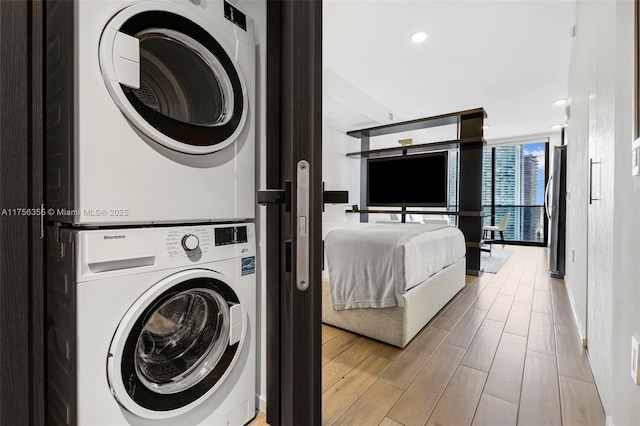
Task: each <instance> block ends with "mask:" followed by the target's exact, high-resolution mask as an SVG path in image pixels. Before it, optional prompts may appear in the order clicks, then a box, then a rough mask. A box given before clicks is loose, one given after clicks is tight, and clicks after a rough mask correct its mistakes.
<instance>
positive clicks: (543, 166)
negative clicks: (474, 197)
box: [482, 141, 549, 245]
mask: <svg viewBox="0 0 640 426" xmlns="http://www.w3.org/2000/svg"><path fill="white" fill-rule="evenodd" d="M548 145H549V144H548V142H547V141H540V142H528V143H520V144H513V145H499V146H487V147H485V150H484V154H483V157H484V158H483V172H482V175H483V176H482V179H483V185H482V187H483V192H482V204H483V211H484V213H485V217H484V224H485V225H499V224H500V221H501V220H502V218H503V217H504V216H505V215H506V214H507V213H508V214H509V218H508V220H507V226H506V229H505V231H504V239H505V240H506V241H507V242H510V243H518V244H533V245H546V244H547V217H546V214H545V209H544V198H545V182H546V181H547V176H548V173H547V170H548V167H547V166H548V161H549V153H548ZM490 238H492V239H500V236H499V235H490Z"/></svg>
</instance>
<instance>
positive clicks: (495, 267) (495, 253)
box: [480, 247, 513, 274]
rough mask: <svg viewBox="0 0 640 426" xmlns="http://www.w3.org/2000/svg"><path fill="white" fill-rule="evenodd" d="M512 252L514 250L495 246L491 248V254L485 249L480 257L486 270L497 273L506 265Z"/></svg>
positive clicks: (481, 264)
mask: <svg viewBox="0 0 640 426" xmlns="http://www.w3.org/2000/svg"><path fill="white" fill-rule="evenodd" d="M512 254H513V252H512V251H509V250H500V249H498V248H495V247H494V248H493V250H491V256H489V253H488V252H485V251H483V252H482V256H481V257H480V266H481V267H482V270H483V271H484V272H489V273H490V274H495V273H497V272H498V271H499V270H500V268H502V265H504V263H505V262H506V261H507V260H508V259H509V257H511V255H512Z"/></svg>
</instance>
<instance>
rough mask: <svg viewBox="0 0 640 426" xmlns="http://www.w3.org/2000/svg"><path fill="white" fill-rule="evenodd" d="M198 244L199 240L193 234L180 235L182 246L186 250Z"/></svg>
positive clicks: (193, 248) (194, 247)
mask: <svg viewBox="0 0 640 426" xmlns="http://www.w3.org/2000/svg"><path fill="white" fill-rule="evenodd" d="M199 245H200V240H199V239H198V237H196V236H195V235H193V234H187V235H185V236H184V237H182V247H183V248H184V249H185V250H187V251H193V250H195V249H197V248H198V246H199Z"/></svg>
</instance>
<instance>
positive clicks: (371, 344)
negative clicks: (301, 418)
mask: <svg viewBox="0 0 640 426" xmlns="http://www.w3.org/2000/svg"><path fill="white" fill-rule="evenodd" d="M506 249H507V250H511V251H513V254H512V256H511V257H510V258H509V260H508V261H507V262H506V263H505V265H504V266H503V267H502V268H501V269H500V271H499V272H498V273H497V274H488V273H485V274H482V275H481V276H480V277H478V278H471V277H468V280H467V286H466V287H465V288H464V289H463V290H462V292H461V293H459V294H458V295H457V297H455V298H454V299H453V300H452V301H451V302H449V304H448V305H447V306H446V307H445V308H444V309H443V310H442V311H441V312H440V313H439V314H438V315H437V316H436V318H434V320H432V321H431V323H430V324H429V325H428V326H427V327H425V329H423V330H422V331H421V332H420V333H419V334H418V336H416V337H415V338H414V339H413V340H412V341H411V342H410V344H409V345H408V346H407V347H406V348H404V349H398V348H395V347H393V346H389V345H386V344H384V343H381V342H377V341H374V340H371V339H368V338H365V337H360V336H357V335H354V334H353V333H350V332H348V331H345V330H340V329H337V328H334V327H331V326H328V325H323V326H322V327H323V364H324V367H323V375H322V377H323V386H322V390H323V396H322V408H323V422H322V423H323V425H354V426H360V425H362V426H369V425H382V426H394V425H395V426H410V425H421V426H424V425H456V426H458V425H471V424H473V425H515V424H519V425H541V424H545V425H562V424H564V425H578V424H579V425H585V426H588V425H598V426H603V425H604V424H605V416H604V412H603V410H602V404H601V402H600V398H599V396H598V392H597V389H596V386H595V384H594V383H593V377H592V374H591V369H590V367H589V363H588V359H587V354H586V352H585V350H584V349H583V348H582V344H581V340H580V336H579V333H578V329H577V328H576V325H575V323H574V320H573V316H572V313H571V310H570V304H569V299H568V297H567V292H566V289H565V287H564V283H563V281H561V280H555V279H550V278H549V275H548V272H547V260H546V259H547V250H546V249H544V248H539V247H518V246H508V247H507V248H506ZM263 421H264V420H263ZM257 424H264V423H257Z"/></svg>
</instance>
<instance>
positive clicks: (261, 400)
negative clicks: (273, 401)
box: [256, 394, 267, 413]
mask: <svg viewBox="0 0 640 426" xmlns="http://www.w3.org/2000/svg"><path fill="white" fill-rule="evenodd" d="M256 398H257V399H258V410H260V411H262V412H263V413H266V412H267V398H266V397H265V395H258V394H256Z"/></svg>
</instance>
